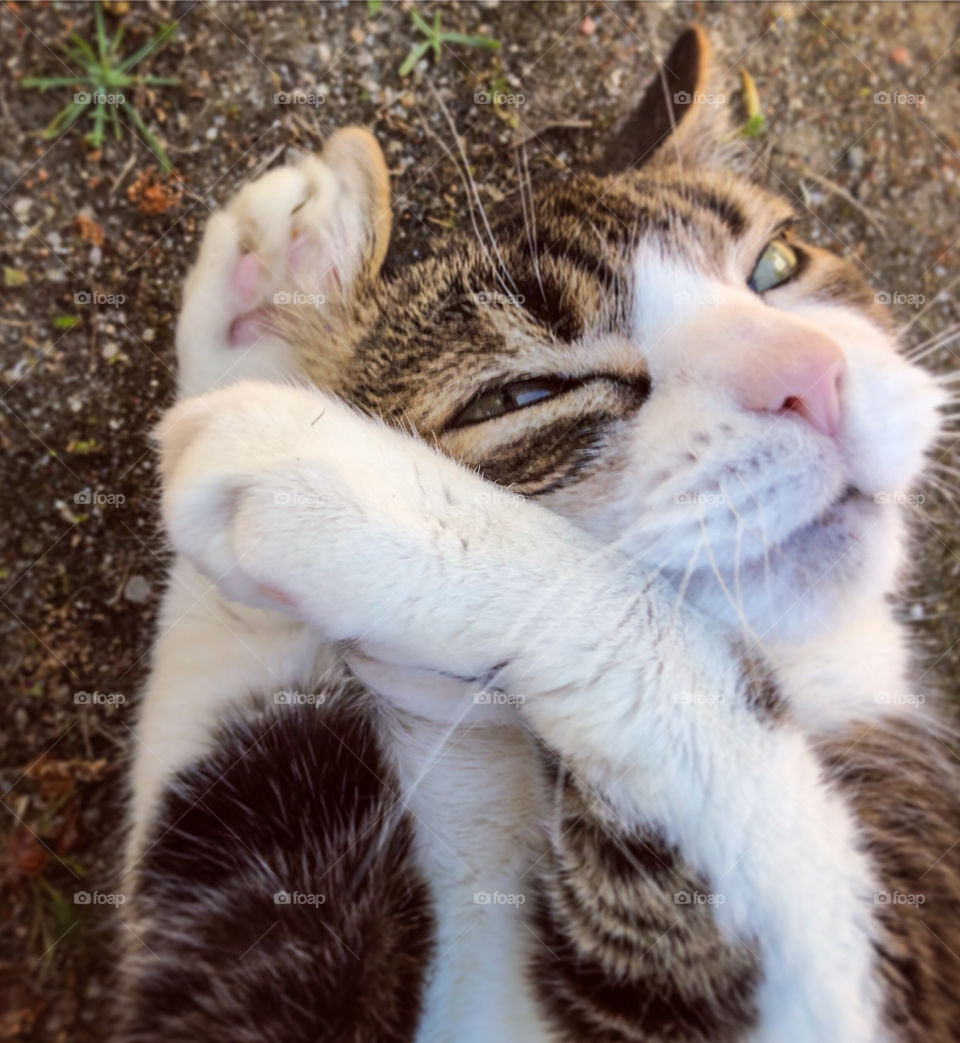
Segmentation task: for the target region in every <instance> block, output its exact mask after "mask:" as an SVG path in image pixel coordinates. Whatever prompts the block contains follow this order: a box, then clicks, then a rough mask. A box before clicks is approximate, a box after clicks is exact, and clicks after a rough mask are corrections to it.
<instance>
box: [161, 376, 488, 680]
mask: <svg viewBox="0 0 960 1043" xmlns="http://www.w3.org/2000/svg"><path fill="white" fill-rule="evenodd" d="M157 434H158V438H159V441H160V446H161V470H162V475H163V485H164V488H163V498H162V510H163V518H164V523H165V525H166V528H167V532H168V534H169V537H170V540H171V542H172V544H173V546H174V547H175V549H176V550H177V551H179V552H180V553H182V554H184V555H185V556H186V557H187V558H188V559H189V560H190V561H191V562H193V564H194V565H196V567H197V568H199V569H200V571H201V572H203V573H205V574H206V575H207V576H209V577H210V578H211V579H213V580H214V581H215V582H216V583H217V585H218V586H219V588H220V589H221V591H222V592H223V593H224V594H225V595H226V596H227V597H229V598H231V599H235V600H238V601H242V602H244V603H246V604H249V605H253V606H255V607H258V608H269V609H276V610H279V611H283V612H286V613H287V614H289V615H292V616H294V617H295V618H297V619H298V620H301V621H303V622H306V623H309V624H310V625H312V626H314V627H316V628H317V629H318V630H319V631H320V632H322V633H323V634H324V635H325V636H326V637H328V638H331V639H334V640H346V639H350V640H357V641H359V640H361V639H362V640H365V641H368V642H373V643H381V644H386V645H389V646H390V647H391V648H399V647H404V648H412V649H414V651H415V654H414V656H413V659H412V660H411V662H412V663H413V664H415V665H421V664H426V663H429V664H430V665H431V667H434V666H436V667H438V668H442V669H450V670H453V671H455V672H456V671H457V670H458V668H459V667H460V666H462V665H463V660H462V658H458V657H457V656H456V655H453V654H452V652H451V650H450V649H446V648H444V647H443V644H444V643H443V641H442V640H440V639H439V638H437V637H436V635H435V634H434V633H433V628H431V626H430V625H429V622H427V621H430V620H435V619H436V618H437V616H438V614H445V615H447V616H449V615H450V612H451V610H450V608H449V607H446V608H445V607H444V606H445V603H446V602H447V601H448V600H449V589H450V586H449V584H450V582H451V581H455V580H456V577H457V575H458V572H457V570H458V567H459V559H460V557H462V554H463V550H462V546H461V540H460V538H459V536H458V535H457V531H456V526H454V525H452V524H450V522H451V508H450V505H449V504H450V501H451V500H453V499H454V498H455V497H456V488H457V487H458V486H459V485H460V483H465V484H466V486H467V487H469V488H473V487H474V486H475V485H481V486H482V483H481V481H480V479H478V478H477V477H476V476H474V475H471V474H468V473H467V472H463V471H461V469H459V468H458V467H457V466H456V465H455V464H453V463H452V462H451V461H449V460H445V459H443V458H442V457H440V456H439V455H438V454H437V453H435V452H434V451H432V450H431V449H429V448H428V447H427V446H426V445H425V444H423V443H422V442H419V441H417V440H415V439H413V438H410V437H409V436H406V435H402V434H400V433H399V432H396V431H392V430H390V429H388V428H386V427H385V426H384V425H382V424H380V423H378V422H376V421H373V420H370V419H368V418H365V417H361V416H360V415H358V414H357V413H355V412H354V411H352V410H351V409H350V408H349V407H348V406H346V405H345V404H344V403H342V402H340V401H338V400H337V399H335V398H333V397H331V396H328V395H325V394H323V393H321V392H318V391H316V390H314V389H309V388H297V387H290V386H284V385H277V384H269V383H262V382H244V383H240V384H235V385H233V386H231V387H229V388H224V389H221V390H219V391H214V392H211V393H209V394H207V395H202V396H200V397H198V398H194V399H188V400H186V401H185V402H183V403H181V404H180V405H178V406H176V407H174V409H172V410H171V411H170V412H169V413H168V414H167V416H166V417H165V418H164V420H163V421H162V423H161V425H160V427H159V429H158V432H157ZM451 489H452V490H453V491H451ZM469 512H470V507H469V505H465V506H464V507H463V508H461V515H463V516H466V515H468V514H469ZM421 615H422V617H423V619H424V625H423V626H421V625H420V624H419V623H418V622H417V617H418V616H421ZM418 650H419V651H418Z"/></svg>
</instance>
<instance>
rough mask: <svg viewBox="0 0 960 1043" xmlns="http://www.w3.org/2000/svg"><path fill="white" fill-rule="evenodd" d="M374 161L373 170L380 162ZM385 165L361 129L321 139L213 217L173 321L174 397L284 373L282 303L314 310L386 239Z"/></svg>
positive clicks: (293, 360) (290, 355)
mask: <svg viewBox="0 0 960 1043" xmlns="http://www.w3.org/2000/svg"><path fill="white" fill-rule="evenodd" d="M381 168H382V169H381ZM389 227H390V220H389V203H388V189H387V184H386V169H385V167H383V161H382V156H381V154H380V151H379V147H378V146H377V145H376V142H375V141H374V140H373V138H372V137H371V136H370V135H369V134H367V133H366V132H365V131H361V130H359V129H357V128H349V129H347V130H345V131H341V132H339V133H338V134H336V135H334V136H333V138H331V140H330V142H329V143H328V144H327V147H326V149H325V150H324V153H323V156H322V157H317V156H308V157H306V158H304V159H303V160H301V161H300V162H299V163H297V164H296V165H295V166H287V167H279V168H277V169H275V170H271V171H269V172H268V173H266V174H264V175H263V176H262V177H260V178H258V179H257V180H256V181H252V182H250V183H249V184H247V185H245V186H244V188H243V189H241V191H240V192H239V193H238V194H237V195H236V196H235V197H234V198H233V199H232V200H231V201H230V202H229V203H228V204H227V205H226V206H225V207H224V208H223V209H222V210H219V211H217V212H216V213H214V214H213V216H212V217H211V218H210V221H209V222H208V224H207V228H206V230H205V232H204V237H203V242H202V244H201V247H200V255H199V257H198V259H197V263H196V265H195V266H194V268H193V269H192V271H191V272H190V275H189V276H188V278H187V280H186V283H185V285H184V291H183V308H182V311H181V313H180V318H179V321H178V323H177V356H178V363H179V377H180V387H181V393H182V395H192V394H200V393H202V392H204V391H208V390H211V389H212V388H214V387H218V386H223V385H225V384H227V383H229V382H231V381H237V380H241V379H245V378H250V377H260V378H267V379H277V378H278V377H283V376H291V375H295V374H296V373H297V371H298V368H299V367H298V360H297V357H296V354H295V352H294V351H293V349H292V348H291V346H290V345H289V344H288V343H287V337H286V328H285V322H287V321H289V316H290V314H291V313H292V312H295V311H297V310H303V309H306V308H311V309H319V310H322V309H323V308H324V307H325V305H326V304H327V301H328V300H329V299H332V298H333V297H337V296H341V295H342V294H344V293H345V292H346V290H347V289H348V288H349V286H350V285H351V283H352V282H353V280H354V279H355V277H356V275H357V273H358V271H359V269H360V268H361V267H362V266H363V265H365V264H368V265H369V264H374V263H375V264H376V265H377V266H378V265H379V262H380V261H381V260H382V255H383V253H384V252H385V248H386V239H387V237H388V236H389Z"/></svg>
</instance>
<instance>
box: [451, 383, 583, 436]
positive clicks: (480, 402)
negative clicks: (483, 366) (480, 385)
mask: <svg viewBox="0 0 960 1043" xmlns="http://www.w3.org/2000/svg"><path fill="white" fill-rule="evenodd" d="M581 383H582V381H580V380H573V379H569V378H566V377H529V378H527V379H526V380H514V381H512V382H511V383H509V384H504V385H502V386H501V387H498V388H492V389H491V390H490V391H483V392H481V393H480V394H479V395H477V396H476V398H474V399H473V401H472V402H470V403H469V404H468V405H467V406H465V407H464V408H463V409H462V410H460V412H459V413H458V414H457V415H456V416H455V417H454V418H453V420H451V421H450V424H449V425H448V426H449V427H466V426H467V425H468V424H479V423H482V422H483V421H484V420H493V419H494V418H496V417H498V416H505V415H506V414H507V413H515V412H516V411H517V410H518V409H526V408H527V406H533V405H536V404H537V403H538V402H543V401H545V400H546V399H548V398H553V397H554V396H555V395H562V394H563V393H564V392H565V391H569V390H570V389H571V388H575V387H579V385H580V384H581Z"/></svg>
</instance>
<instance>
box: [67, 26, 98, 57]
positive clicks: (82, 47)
mask: <svg viewBox="0 0 960 1043" xmlns="http://www.w3.org/2000/svg"><path fill="white" fill-rule="evenodd" d="M69 40H70V43H71V44H72V45H73V46H72V47H64V48H63V50H64V53H65V54H66V55H67V57H69V58H75V59H78V60H80V61H81V62H82V64H84V65H99V64H100V63H99V61H98V60H97V56H96V54H94V52H93V48H92V47H91V46H90V44H88V43H87V41H86V40H84V38H83V37H82V36H78V35H77V34H76V33H71V34H70V36H69Z"/></svg>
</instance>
